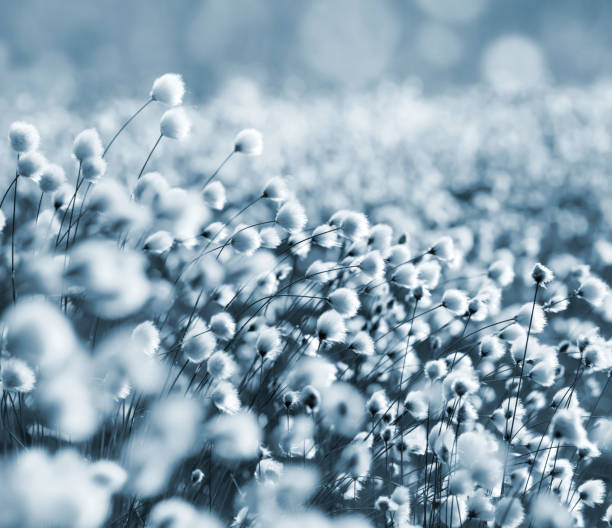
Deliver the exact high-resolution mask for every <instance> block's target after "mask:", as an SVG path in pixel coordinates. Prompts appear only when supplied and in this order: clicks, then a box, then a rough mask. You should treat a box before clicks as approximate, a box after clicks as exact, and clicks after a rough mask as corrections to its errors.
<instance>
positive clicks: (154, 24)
mask: <svg viewBox="0 0 612 528" xmlns="http://www.w3.org/2000/svg"><path fill="white" fill-rule="evenodd" d="M0 3H1V5H2V17H0V74H1V75H2V78H4V79H5V82H3V83H2V84H3V86H2V88H1V89H0V90H2V92H4V95H9V94H10V91H12V90H14V89H15V87H18V88H19V91H20V92H23V91H27V92H30V93H32V94H35V95H36V97H40V98H49V97H51V98H54V97H57V98H62V99H64V100H65V101H69V102H70V103H75V104H79V103H81V104H82V103H86V104H87V103H91V101H92V100H95V99H94V98H99V97H104V95H108V94H112V95H113V97H118V96H123V97H132V96H138V97H140V96H142V94H143V92H144V91H145V90H148V89H149V86H150V83H151V80H152V79H153V78H154V77H156V76H157V75H159V74H161V73H163V72H166V71H177V72H181V73H182V74H183V75H184V76H185V80H186V83H187V86H188V87H189V90H190V92H191V96H192V101H205V100H207V98H210V97H211V96H212V95H215V94H216V93H217V92H218V90H219V88H220V87H221V86H223V85H224V83H225V82H226V81H227V80H228V79H233V78H235V77H237V76H239V77H246V78H250V79H255V80H256V81H257V83H258V84H259V86H260V88H261V89H262V90H264V91H265V92H266V93H269V94H277V93H286V92H287V91H289V92H292V93H319V92H325V91H330V90H331V91H334V92H341V91H351V90H356V89H365V88H369V87H372V86H376V85H378V84H380V82H381V81H392V82H401V83H404V82H407V81H408V82H412V83H415V84H418V85H419V86H422V89H423V91H424V92H425V93H439V92H440V91H444V90H448V89H449V88H450V89H452V88H457V87H459V88H460V87H463V86H466V85H470V84H473V83H477V82H480V81H481V80H482V81H484V82H486V83H487V84H491V85H492V86H493V87H494V88H496V89H499V90H502V91H511V92H514V91H517V90H522V89H525V88H528V89H531V88H534V87H538V86H540V85H542V84H544V83H551V82H552V83H557V84H562V85H566V84H567V85H576V84H584V83H590V82H592V81H594V80H598V79H600V78H602V77H607V76H609V75H610V71H611V70H612V53H610V50H611V47H612V32H611V31H610V27H612V2H609V1H608V0H589V1H588V2H576V1H572V0H540V1H538V2H533V0H513V1H500V2H493V1H491V0H461V1H457V0H385V1H371V0H333V1H328V0H309V1H303V2H297V1H288V0H266V1H263V2H262V1H261V0H232V1H227V0H177V1H172V2H171V1H156V2H151V1H150V0H130V1H125V0H104V1H102V2H101V1H92V0H61V1H50V0H21V1H19V2H13V1H10V0H1V1H0ZM9 77H10V78H11V82H10V83H8V82H6V79H8V78H9ZM111 86H112V87H111ZM7 91H8V92H9V93H7Z"/></svg>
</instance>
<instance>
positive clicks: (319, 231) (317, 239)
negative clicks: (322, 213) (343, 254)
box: [312, 224, 338, 249]
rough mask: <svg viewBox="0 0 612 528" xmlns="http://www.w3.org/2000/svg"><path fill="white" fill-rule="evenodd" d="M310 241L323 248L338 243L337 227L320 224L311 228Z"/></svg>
mask: <svg viewBox="0 0 612 528" xmlns="http://www.w3.org/2000/svg"><path fill="white" fill-rule="evenodd" d="M312 243H313V244H316V245H317V246H321V247H323V248H326V249H328V248H332V247H335V246H337V245H338V228H336V227H332V226H330V225H329V224H321V225H320V226H317V227H315V228H314V229H313V230H312Z"/></svg>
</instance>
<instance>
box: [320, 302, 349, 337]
mask: <svg viewBox="0 0 612 528" xmlns="http://www.w3.org/2000/svg"><path fill="white" fill-rule="evenodd" d="M317 336H318V337H319V340H321V341H326V342H330V343H341V342H343V341H344V339H345V337H346V326H345V324H344V318H343V317H342V316H341V315H340V314H339V313H338V312H336V311H335V310H328V311H327V312H324V313H323V314H321V315H320V316H319V318H318V319H317Z"/></svg>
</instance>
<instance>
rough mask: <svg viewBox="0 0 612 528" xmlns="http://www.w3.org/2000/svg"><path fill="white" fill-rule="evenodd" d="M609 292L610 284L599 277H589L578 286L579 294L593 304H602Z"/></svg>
mask: <svg viewBox="0 0 612 528" xmlns="http://www.w3.org/2000/svg"><path fill="white" fill-rule="evenodd" d="M607 294H608V285H607V284H606V283H605V282H604V281H602V280H601V279H600V278H598V277H593V276H591V277H589V278H587V279H586V280H585V281H584V282H583V283H582V284H581V285H580V287H579V288H578V291H577V295H578V296H579V297H581V298H583V299H584V300H585V301H587V302H588V303H590V304H592V305H593V306H601V305H602V304H603V301H604V299H605V297H606V295H607Z"/></svg>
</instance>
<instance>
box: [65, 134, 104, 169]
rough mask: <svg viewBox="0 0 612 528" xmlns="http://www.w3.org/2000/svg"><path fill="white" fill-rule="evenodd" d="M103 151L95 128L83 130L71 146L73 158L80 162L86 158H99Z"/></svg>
mask: <svg viewBox="0 0 612 528" xmlns="http://www.w3.org/2000/svg"><path fill="white" fill-rule="evenodd" d="M103 151H104V149H103V147H102V141H101V140H100V136H99V135H98V131H97V130H96V129H95V128H88V129H87V130H83V132H81V133H80V134H79V135H78V136H77V137H76V138H75V140H74V143H73V145H72V153H73V154H74V157H75V158H76V159H78V160H79V161H81V162H82V161H83V160H84V159H86V158H101V157H102V153H103Z"/></svg>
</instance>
